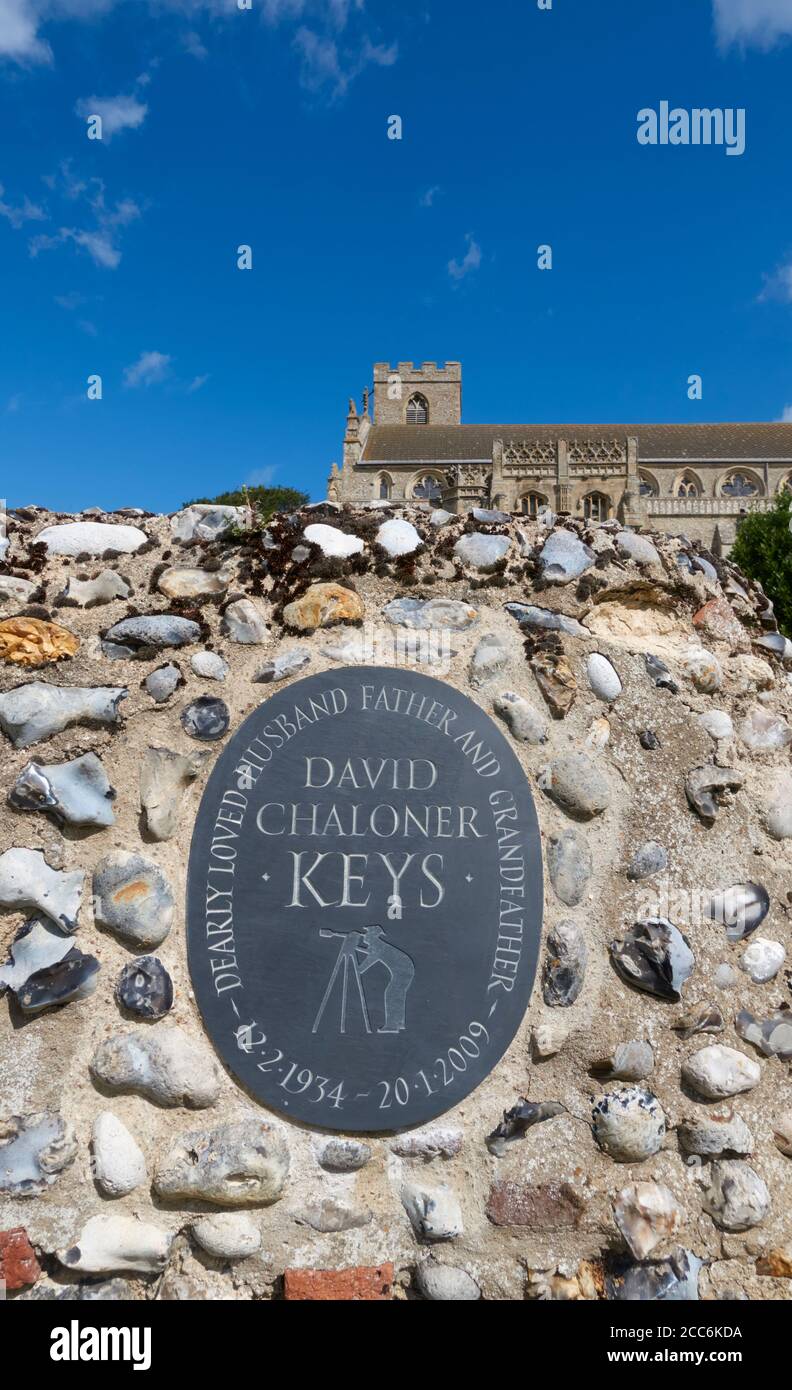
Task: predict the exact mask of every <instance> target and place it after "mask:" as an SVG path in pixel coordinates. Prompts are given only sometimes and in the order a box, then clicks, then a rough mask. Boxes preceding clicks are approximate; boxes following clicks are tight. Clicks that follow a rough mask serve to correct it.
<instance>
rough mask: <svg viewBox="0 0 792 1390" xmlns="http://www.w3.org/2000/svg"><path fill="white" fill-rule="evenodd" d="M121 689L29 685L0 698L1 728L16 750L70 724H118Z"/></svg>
mask: <svg viewBox="0 0 792 1390" xmlns="http://www.w3.org/2000/svg"><path fill="white" fill-rule="evenodd" d="M127 694H128V691H127V690H126V689H125V688H124V687H123V686H103V685H98V686H85V687H83V686H58V685H48V684H47V682H46V681H30V682H29V684H28V685H19V686H17V687H16V689H14V690H7V691H6V693H5V694H4V695H0V728H1V729H2V730H3V732H4V733H5V734H7V735H8V737H9V738H10V739H11V742H12V743H13V745H14V747H15V748H29V747H30V745H31V744H32V743H38V742H39V741H40V740H41V739H45V738H50V737H51V736H52V734H58V733H60V732H61V730H62V729H68V728H69V726H70V725H72V724H117V723H118V722H119V717H120V716H119V711H118V706H119V705H120V703H121V701H122V700H124V699H126V696H127Z"/></svg>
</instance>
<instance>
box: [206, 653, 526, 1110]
mask: <svg viewBox="0 0 792 1390" xmlns="http://www.w3.org/2000/svg"><path fill="white" fill-rule="evenodd" d="M541 922H542V857H541V848H540V841H539V828H538V824H537V819H536V812H535V809H534V805H533V800H532V797H531V793H530V790H529V787H528V783H527V780H526V777H525V774H524V772H523V771H522V769H521V767H520V765H519V763H518V761H517V759H516V757H515V755H514V753H513V751H512V749H511V748H510V746H509V744H508V743H507V741H506V738H505V737H504V735H503V734H502V733H501V732H500V730H499V729H498V728H497V727H496V726H495V724H494V723H493V721H492V720H491V719H490V718H489V716H488V715H486V714H484V712H483V711H482V710H480V709H479V708H478V706H477V705H475V704H474V703H473V702H472V701H471V700H469V699H468V698H467V697H466V696H464V695H462V694H460V693H459V692H458V691H457V690H455V689H453V687H451V686H450V685H446V684H444V683H443V682H441V681H438V680H434V679H431V678H430V677H428V676H424V675H421V674H419V673H417V672H415V671H411V670H401V669H389V668H380V667H373V666H369V667H366V666H360V667H355V668H350V669H346V670H340V671H337V670H333V671H326V672H324V673H323V674H321V675H316V676H311V677H309V678H308V679H305V680H300V681H295V682H294V683H293V684H291V685H289V686H288V687H287V688H286V689H284V690H282V691H279V692H278V693H277V694H274V695H272V696H271V697H270V698H269V699H267V700H265V701H264V703H263V704H261V705H260V706H259V707H258V709H256V710H255V711H254V712H253V714H251V715H250V716H249V717H248V718H247V719H246V720H245V722H244V723H243V724H242V725H241V727H240V728H239V730H238V731H237V733H236V734H235V735H234V736H233V738H231V739H230V740H229V742H228V744H227V745H226V747H225V749H224V750H223V752H222V754H221V755H220V758H219V760H218V762H217V764H216V766H215V768H214V770H213V772H212V775H211V777H210V778H209V782H208V784H207V787H206V790H205V792H204V795H203V798H202V801H201V805H200V809H199V812H198V817H197V820H196V824H195V831H194V834H193V839H192V847H191V850H190V861H189V870H188V887H187V933H188V950H189V961H190V972H191V975H192V980H193V985H194V988H195V993H196V998H197V1001H198V1005H199V1007H200V1010H201V1014H202V1016H203V1020H204V1023H205V1025H206V1028H207V1030H208V1032H209V1035H210V1037H211V1038H212V1040H213V1042H214V1045H215V1047H216V1048H217V1050H218V1052H219V1053H220V1055H221V1057H222V1059H223V1061H224V1062H225V1064H226V1066H227V1067H228V1068H229V1069H230V1071H231V1072H232V1073H233V1074H234V1075H235V1076H236V1077H237V1078H238V1080H239V1081H240V1082H241V1083H242V1085H243V1086H245V1087H246V1088H247V1090H248V1091H249V1092H251V1093H252V1094H253V1095H254V1096H255V1097H256V1098H257V1099H258V1100H260V1101H262V1102H263V1103H264V1104H265V1105H268V1106H271V1107H272V1108H273V1109H274V1110H277V1111H280V1112H281V1113H282V1114H284V1115H286V1116H289V1117H290V1118H292V1119H296V1120H299V1121H303V1122H305V1123H307V1124H310V1125H315V1126H318V1127H320V1128H322V1129H329V1130H343V1131H348V1132H366V1131H370V1132H377V1131H393V1130H399V1129H404V1128H406V1127H409V1126H412V1125H418V1124H422V1123H424V1122H426V1121H428V1120H431V1119H433V1118H434V1117H435V1116H437V1115H440V1114H442V1113H443V1112H444V1111H445V1110H448V1109H449V1108H450V1107H451V1106H453V1105H456V1104H457V1103H458V1102H459V1101H460V1100H462V1099H463V1097H464V1096H466V1095H468V1094H469V1092H470V1091H472V1090H473V1089H474V1088H475V1087H476V1086H477V1085H478V1084H479V1083H480V1082H481V1081H482V1080H483V1079H484V1077H486V1076H487V1075H488V1074H489V1072H490V1071H491V1070H492V1068H493V1067H494V1065H495V1063H496V1062H497V1061H498V1060H499V1058H500V1057H501V1056H502V1055H503V1053H504V1052H505V1050H506V1048H507V1047H508V1045H509V1043H510V1042H511V1040H512V1038H513V1037H514V1034H515V1032H516V1031H517V1028H518V1027H519V1025H520V1022H521V1020H522V1018H523V1015H524V1012H525V1009H526V1006H527V1004H528V1000H529V997H530V993H531V987H532V984H533V979H534V973H535V970H536V959H537V953H538V947H539V937H540V931H541Z"/></svg>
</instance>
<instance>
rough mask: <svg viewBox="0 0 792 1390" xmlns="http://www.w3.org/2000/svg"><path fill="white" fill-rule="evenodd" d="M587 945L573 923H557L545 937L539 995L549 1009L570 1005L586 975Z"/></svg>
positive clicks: (580, 988)
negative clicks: (545, 947)
mask: <svg viewBox="0 0 792 1390" xmlns="http://www.w3.org/2000/svg"><path fill="white" fill-rule="evenodd" d="M587 964H588V947H587V945H586V938H585V937H584V935H583V933H582V931H581V930H580V927H579V926H578V925H577V923H576V922H559V923H558V925H557V926H555V927H553V928H552V930H551V931H550V933H549V935H548V937H547V954H546V956H545V964H544V971H543V973H542V997H543V998H544V1002H545V1004H548V1005H549V1006H550V1008H551V1009H568V1008H569V1006H570V1004H574V1002H575V1000H576V999H577V997H578V995H579V994H580V991H581V990H582V988H583V984H584V981H585V978H586V965H587Z"/></svg>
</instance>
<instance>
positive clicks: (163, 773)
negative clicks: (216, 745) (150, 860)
mask: <svg viewBox="0 0 792 1390" xmlns="http://www.w3.org/2000/svg"><path fill="white" fill-rule="evenodd" d="M211 756H212V755H211V753H210V751H209V749H208V748H207V749H196V751H195V752H194V753H187V754H183V753H174V752H173V751H172V750H171V749H170V748H147V749H146V752H145V754H144V757H143V764H142V766H141V769H140V804H141V807H142V809H143V811H144V813H145V817H146V828H147V830H148V832H149V834H150V835H151V836H152V837H153V838H154V839H155V840H170V839H171V838H172V836H173V835H175V834H176V830H177V828H178V824H179V813H180V811H181V807H182V802H183V801H184V794H185V792H186V790H187V788H188V787H189V785H190V783H191V782H194V781H195V779H196V777H198V775H199V774H200V773H201V772H202V771H203V770H204V768H205V767H206V764H207V763H208V762H209V761H210V759H211ZM148 944H149V945H152V946H153V945H156V944H157V943H156V942H149V943H148Z"/></svg>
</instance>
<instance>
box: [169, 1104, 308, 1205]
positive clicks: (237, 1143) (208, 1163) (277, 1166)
mask: <svg viewBox="0 0 792 1390" xmlns="http://www.w3.org/2000/svg"><path fill="white" fill-rule="evenodd" d="M288 1174H289V1147H288V1144H287V1142H286V1139H285V1137H284V1135H283V1133H282V1131H281V1130H280V1129H276V1128H275V1127H274V1126H273V1125H271V1124H269V1122H268V1121H266V1120H258V1119H244V1120H239V1121H237V1122H235V1123H231V1124H225V1125H221V1126H219V1128H217V1129H212V1130H205V1129H203V1130H194V1131H192V1133H189V1134H183V1135H182V1137H181V1139H179V1140H177V1142H176V1143H175V1144H174V1145H173V1147H172V1148H171V1150H170V1152H169V1153H168V1154H167V1155H166V1156H165V1158H164V1159H163V1160H162V1161H161V1162H160V1164H159V1166H158V1168H157V1171H156V1174H155V1177H154V1190H155V1191H156V1192H157V1193H158V1195H159V1196H160V1197H165V1198H167V1199H168V1200H170V1201H173V1200H176V1199H185V1198H186V1199H193V1198H200V1199H201V1200H202V1201H204V1202H213V1203H216V1204H217V1205H218V1206H228V1207H253V1206H260V1205H263V1204H264V1203H269V1202H276V1201H277V1200H278V1198H279V1197H280V1195H281V1193H282V1192H283V1187H284V1184H285V1182H286V1179H287V1177H288Z"/></svg>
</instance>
